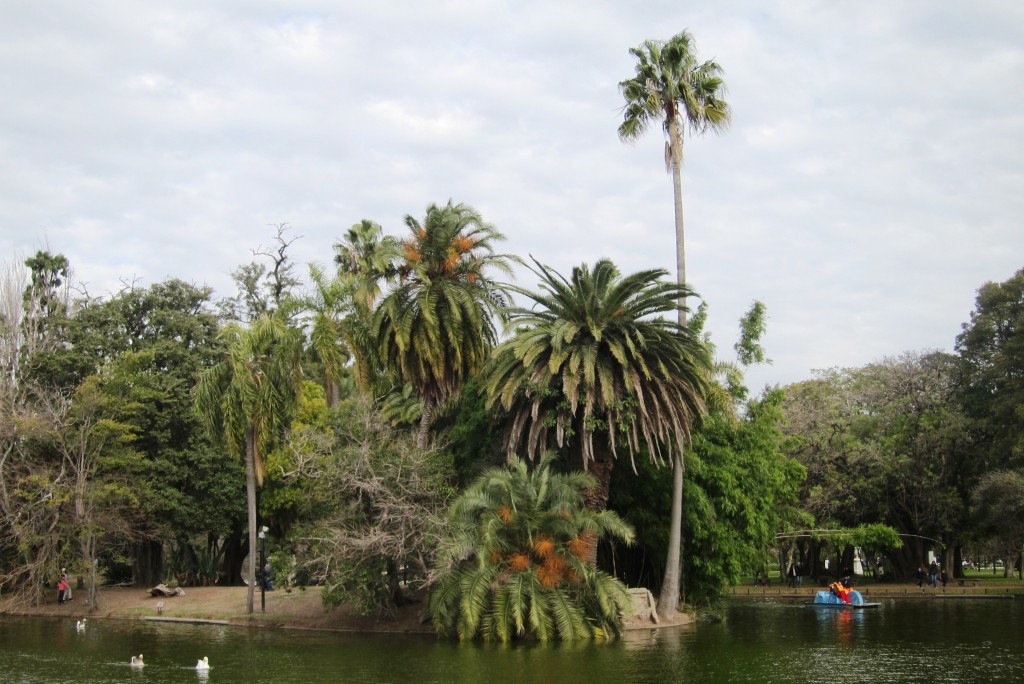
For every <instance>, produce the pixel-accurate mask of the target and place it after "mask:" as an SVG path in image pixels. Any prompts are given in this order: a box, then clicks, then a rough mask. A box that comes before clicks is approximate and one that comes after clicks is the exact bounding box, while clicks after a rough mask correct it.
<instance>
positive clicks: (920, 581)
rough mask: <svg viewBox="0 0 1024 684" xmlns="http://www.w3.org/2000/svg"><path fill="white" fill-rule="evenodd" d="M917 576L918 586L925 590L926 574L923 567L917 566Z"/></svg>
mask: <svg viewBox="0 0 1024 684" xmlns="http://www.w3.org/2000/svg"><path fill="white" fill-rule="evenodd" d="M915 576H916V577H917V586H918V587H920V588H921V589H924V578H925V573H924V568H923V567H921V566H920V565H918V566H917V572H916V573H915Z"/></svg>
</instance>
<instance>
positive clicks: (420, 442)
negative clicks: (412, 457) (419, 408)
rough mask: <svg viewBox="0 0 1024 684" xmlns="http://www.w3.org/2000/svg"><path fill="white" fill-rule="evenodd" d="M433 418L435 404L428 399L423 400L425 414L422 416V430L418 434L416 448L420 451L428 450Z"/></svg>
mask: <svg viewBox="0 0 1024 684" xmlns="http://www.w3.org/2000/svg"><path fill="white" fill-rule="evenodd" d="M433 417H434V404H433V402H431V401H429V400H428V399H423V413H421V414H420V429H419V431H418V432H417V433H416V446H417V447H419V448H420V449H426V448H427V438H428V437H429V436H430V423H431V420H432V419H433Z"/></svg>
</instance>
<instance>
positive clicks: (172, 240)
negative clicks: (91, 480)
mask: <svg viewBox="0 0 1024 684" xmlns="http://www.w3.org/2000/svg"><path fill="white" fill-rule="evenodd" d="M684 29H686V30H689V31H690V32H691V33H692V34H693V36H694V38H695V40H696V45H697V51H698V54H699V56H700V57H701V58H702V59H714V60H716V61H717V62H718V63H719V64H720V65H721V66H722V67H723V69H724V72H725V82H726V85H727V88H728V91H727V96H726V99H727V101H728V102H729V104H730V106H731V108H732V114H733V118H732V125H731V127H730V128H729V129H728V130H727V131H725V132H724V133H723V134H721V135H714V134H710V135H707V136H704V137H698V138H688V139H687V140H686V142H685V153H684V154H685V160H684V169H683V175H684V180H683V183H684V205H685V209H684V213H685V220H686V250H687V276H688V279H689V281H690V284H691V286H692V287H693V288H694V289H695V290H696V291H697V292H698V293H700V295H701V298H702V299H703V301H705V302H707V304H708V306H709V322H708V331H709V332H710V333H711V335H712V339H713V341H714V342H716V343H717V345H718V355H719V357H720V358H722V359H726V360H730V359H732V358H733V352H732V345H733V344H734V342H735V341H736V336H737V330H738V320H739V318H740V316H741V315H742V314H743V313H744V312H745V311H746V310H747V309H748V308H749V306H750V305H751V303H752V302H753V301H754V300H759V301H762V302H763V303H764V304H765V306H766V307H767V312H768V329H767V333H766V335H765V337H764V338H763V340H762V342H763V344H764V346H765V349H766V352H767V355H768V357H769V358H770V359H771V360H772V363H771V365H765V366H760V367H757V368H753V369H750V371H749V372H748V381H749V384H750V385H751V387H753V388H755V389H757V388H760V387H763V386H764V385H766V384H782V385H785V384H788V383H791V382H796V381H800V380H804V379H807V378H810V377H812V375H813V371H814V370H815V369H824V368H832V367H859V366H862V365H865V364H868V363H871V362H874V361H878V360H881V359H883V358H885V357H888V356H895V355H899V354H901V353H903V352H906V351H926V350H933V349H939V350H947V351H952V350H953V345H954V342H955V338H956V335H957V334H958V332H959V331H960V327H961V325H962V324H963V323H964V322H965V321H967V320H968V319H969V316H970V312H971V310H972V309H973V307H974V297H975V295H976V292H977V289H978V288H979V287H980V286H981V285H982V284H984V283H986V282H990V281H996V282H999V281H1004V280H1006V279H1008V278H1010V277H1011V276H1012V275H1013V274H1014V273H1015V272H1016V271H1017V270H1019V269H1020V268H1022V267H1024V227H1022V225H1021V217H1022V216H1024V3H1019V2H1016V1H1015V0H1002V1H991V0H971V1H970V2H967V1H964V0H941V1H939V0H934V1H933V0H862V1H859V2H842V3H839V2H833V1H831V0H820V1H818V0H790V1H775V2H773V1H771V0H768V1H761V2H757V1H754V0H749V1H738V2H713V3H708V2H704V3H696V2H687V1H685V0H684V1H680V0H673V1H671V2H663V1H661V0H649V1H646V2H643V1H641V2H622V1H618V2H616V1H612V0H579V1H577V0H546V1H542V2H538V1H534V0H516V1H513V0H509V1H499V0H478V1H474V0H441V1H438V2H412V1H409V2H390V1H388V0H375V1H374V2H366V1H364V2H349V1H347V0H333V1H330V2H329V1H326V0H295V1H290V0H196V1H192V0H177V1H176V2H173V3H140V2H129V1H127V0H95V1H94V2H89V3H82V2H79V1H77V0H47V1H39V0H6V1H5V2H3V3H2V4H0V89H2V100H0V179H2V182H0V259H3V261H4V262H18V261H23V260H24V259H25V258H27V257H29V256H31V255H32V254H34V253H35V252H36V251H37V250H39V249H48V250H49V251H51V252H54V253H58V252H59V253H62V254H64V255H65V256H67V257H68V259H69V260H70V262H71V265H72V268H73V269H74V273H75V276H76V278H77V279H78V281H80V282H81V283H82V284H83V286H84V287H85V288H86V290H87V291H88V293H89V294H90V295H93V296H104V295H109V294H111V293H114V292H117V291H118V290H119V289H120V288H121V287H123V286H124V285H125V284H134V285H137V286H149V285H152V284H155V283H159V282H162V281H164V280H166V279H168V278H180V279H183V280H186V281H189V282H192V283H196V284H203V285H209V286H210V287H212V288H213V289H214V290H215V292H216V295H217V296H228V295H231V294H233V292H234V286H233V284H232V281H231V278H230V273H231V272H232V271H233V270H234V269H236V268H237V267H238V266H239V265H241V264H244V263H248V262H250V261H252V260H253V259H254V254H253V252H254V250H255V251H259V250H260V249H267V248H270V247H273V246H274V236H275V234H276V229H275V226H277V225H280V224H283V223H287V224H288V229H289V232H288V233H287V235H288V236H289V237H290V238H293V239H294V242H293V243H292V245H291V246H290V247H289V250H288V254H289V255H290V256H291V257H292V258H293V259H294V260H295V261H296V262H297V263H299V264H300V265H301V268H302V270H303V271H305V266H306V264H308V263H310V262H317V263H319V264H321V265H329V264H330V263H331V259H332V257H333V254H334V251H333V245H334V244H335V243H336V242H337V241H338V240H339V239H340V238H341V236H342V235H343V234H344V232H345V231H346V230H347V229H348V228H349V227H350V226H351V225H352V224H354V223H357V222H358V221H360V220H362V219H371V220H374V221H377V222H378V223H380V224H381V225H382V226H383V227H384V229H385V231H386V232H388V233H390V234H394V235H401V234H402V231H403V230H404V227H403V219H404V217H405V216H406V215H412V216H416V217H422V216H423V215H424V213H425V210H426V207H427V206H428V205H429V204H431V203H437V204H444V203H445V202H447V201H448V200H453V201H454V202H464V203H466V204H469V205H471V206H472V207H474V208H476V209H477V210H478V211H480V212H481V214H482V215H483V217H484V218H485V220H487V221H488V222H490V223H492V224H493V225H494V226H495V227H497V228H498V230H500V231H501V232H502V233H504V234H505V236H506V238H507V240H506V242H505V243H504V245H503V251H506V252H509V253H514V254H518V255H521V256H523V257H524V258H528V257H531V256H532V257H533V258H535V259H537V260H538V261H540V262H542V263H544V264H547V265H549V266H551V267H553V268H554V269H555V270H557V271H559V272H561V273H564V274H568V273H569V272H570V271H571V269H572V267H573V266H576V265H579V264H582V263H589V264H592V263H593V262H594V261H595V260H597V259H599V258H601V257H607V258H610V259H612V260H613V261H614V262H615V263H616V264H617V265H618V266H619V268H620V269H621V270H622V271H623V272H625V273H630V272H633V271H637V270H640V269H647V268H664V269H666V270H668V271H670V273H671V274H672V275H671V277H674V273H675V258H674V244H675V243H674V224H673V209H672V185H671V177H670V176H669V175H668V174H667V173H666V171H665V166H664V151H663V150H664V137H663V134H662V132H661V130H660V129H658V128H656V127H655V128H652V129H651V130H650V131H649V132H648V133H647V135H646V136H645V137H644V138H642V139H641V140H639V141H637V142H635V143H631V144H624V143H622V142H621V141H620V140H619V139H618V137H617V133H616V129H617V127H618V124H619V123H620V121H621V119H622V103H623V101H622V97H621V95H620V93H619V89H618V83H619V82H620V81H622V80H624V79H626V78H629V77H631V76H633V74H634V63H635V61H634V59H633V57H632V56H631V55H630V54H629V48H631V47H634V46H637V45H639V44H641V43H642V42H643V41H644V40H647V39H656V40H666V39H668V38H670V37H671V36H673V35H674V34H676V33H678V32H679V31H682V30H684ZM516 282H517V284H518V285H521V286H524V287H527V288H535V287H536V285H537V278H536V277H535V276H534V275H533V274H532V273H530V272H529V271H525V270H523V271H521V272H519V273H518V277H517V281H516Z"/></svg>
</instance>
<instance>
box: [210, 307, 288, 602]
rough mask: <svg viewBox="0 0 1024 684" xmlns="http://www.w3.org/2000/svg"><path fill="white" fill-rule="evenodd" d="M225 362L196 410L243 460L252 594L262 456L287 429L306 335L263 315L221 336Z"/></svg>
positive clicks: (213, 372) (230, 327)
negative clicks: (244, 326)
mask: <svg viewBox="0 0 1024 684" xmlns="http://www.w3.org/2000/svg"><path fill="white" fill-rule="evenodd" d="M220 337H221V339H222V341H223V342H224V345H225V355H224V358H223V359H222V360H221V361H220V362H219V363H217V364H216V365H214V366H211V367H210V368H208V369H206V370H205V371H204V372H203V374H202V375H200V377H199V382H198V383H197V384H196V387H195V390H194V400H195V405H196V411H197V412H198V414H199V417H200V419H201V420H202V422H203V425H204V426H205V427H206V429H207V430H208V431H209V433H210V434H211V436H213V437H215V438H217V437H220V438H223V440H224V442H225V443H226V445H227V448H228V450H229V451H230V452H231V453H232V454H234V455H235V456H239V457H242V458H244V460H245V465H246V468H245V470H246V477H245V485H246V504H247V505H246V507H247V509H248V518H249V551H250V553H249V589H248V592H247V593H246V611H247V612H249V613H251V612H252V610H253V587H254V586H255V584H256V554H255V552H254V549H255V548H256V488H257V486H262V485H263V477H264V461H263V455H264V454H266V453H269V451H270V450H271V448H272V447H273V446H274V444H275V442H276V441H277V440H278V439H279V438H280V436H281V433H283V432H284V430H285V429H286V428H287V427H288V425H289V424H290V422H291V419H292V415H293V413H294V409H295V406H296V404H297V403H298V397H299V394H300V392H301V382H302V365H301V361H302V334H301V332H300V331H298V330H297V329H295V328H292V327H290V326H288V325H287V324H286V323H285V322H284V321H283V320H282V319H281V317H280V316H278V315H274V314H263V315H261V316H260V317H259V318H257V319H256V320H255V321H253V323H252V325H251V326H250V327H249V328H242V327H240V326H238V325H236V324H230V325H228V326H227V327H226V328H225V329H224V330H223V331H222V332H221V335H220Z"/></svg>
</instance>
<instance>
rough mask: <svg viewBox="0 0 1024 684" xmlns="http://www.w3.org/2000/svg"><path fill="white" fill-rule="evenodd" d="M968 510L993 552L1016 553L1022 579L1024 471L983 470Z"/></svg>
mask: <svg viewBox="0 0 1024 684" xmlns="http://www.w3.org/2000/svg"><path fill="white" fill-rule="evenodd" d="M971 504H972V507H971V514H972V517H973V518H974V521H975V525H976V529H977V530H978V533H979V535H980V537H981V539H983V540H985V542H986V543H985V545H984V546H985V547H987V549H988V550H990V551H991V552H992V555H993V556H996V557H998V558H1004V559H1006V563H1005V564H1004V567H1005V568H1006V571H1007V572H1009V568H1010V565H1011V563H1010V559H1011V558H1013V557H1017V559H1018V565H1017V567H1018V571H1019V572H1020V573H1021V579H1022V580H1024V471H1020V470H1009V471H1006V470H1000V471H994V472H991V473H988V474H986V475H985V476H984V477H983V478H981V481H980V482H979V483H978V485H977V486H976V487H975V488H974V490H973V491H972V492H971Z"/></svg>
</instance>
